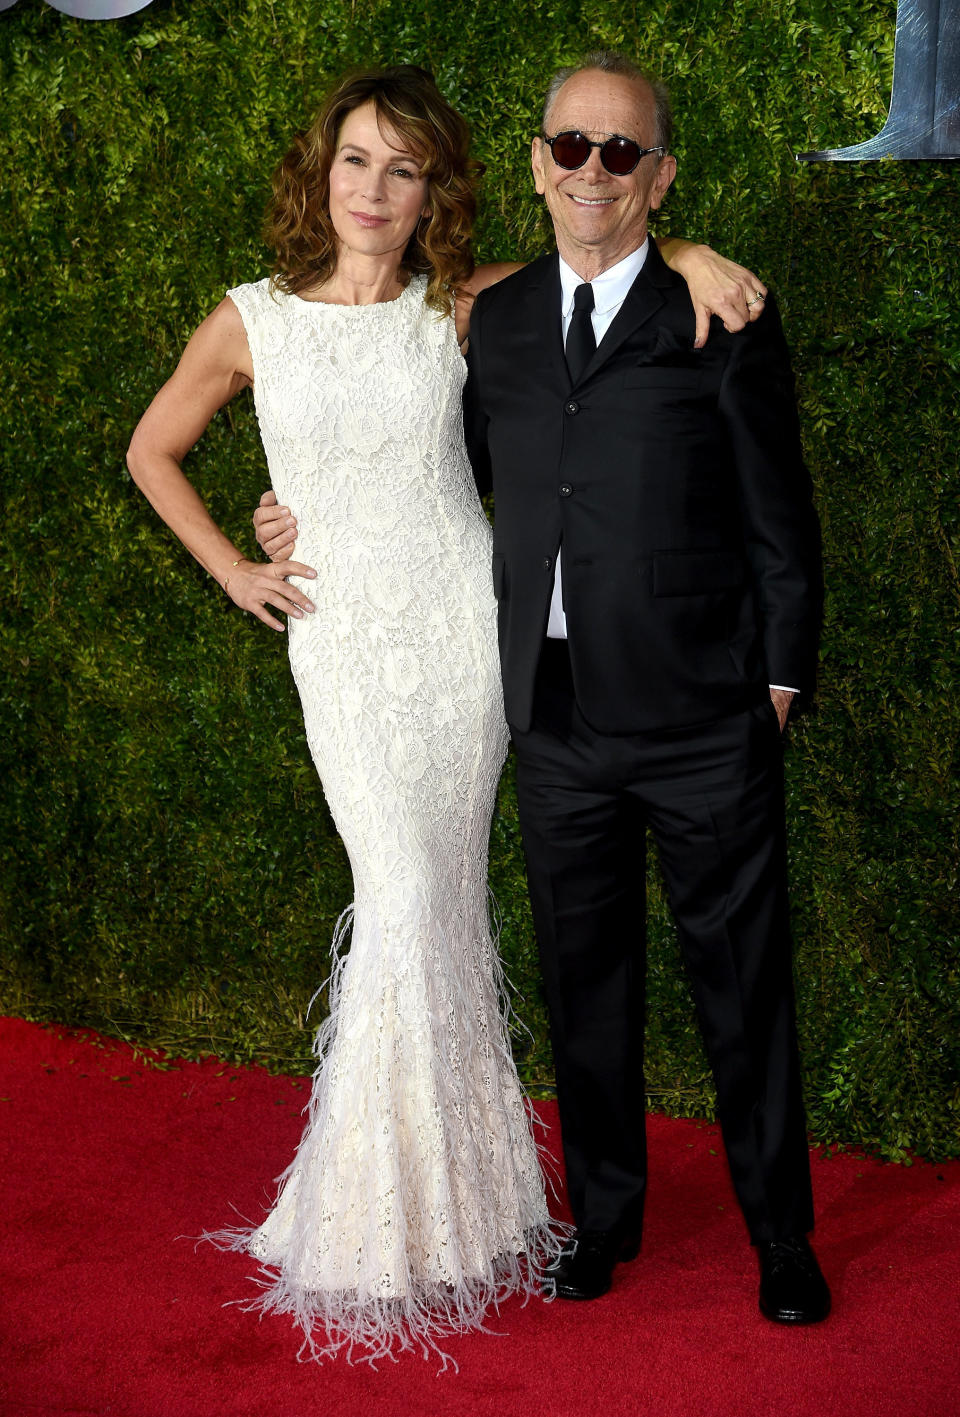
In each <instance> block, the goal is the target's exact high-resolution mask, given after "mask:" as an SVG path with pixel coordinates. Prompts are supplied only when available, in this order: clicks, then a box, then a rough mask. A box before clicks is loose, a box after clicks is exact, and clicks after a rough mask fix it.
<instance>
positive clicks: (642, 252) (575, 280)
mask: <svg viewBox="0 0 960 1417" xmlns="http://www.w3.org/2000/svg"><path fill="white" fill-rule="evenodd" d="M649 248H650V238H649V237H647V239H646V240H645V241H644V243H643V245H642V246H639V247H638V248H637V250H636V251H631V253H630V255H629V256H625V257H624V258H623V260H622V261H618V262H617V264H616V265H615V266H611V267H610V269H609V270H608V271H603V273H602V274H601V275H598V276H596V277H595V279H594V280H592V281H591V282H590V284H591V285H592V286H593V312H592V314H591V316H590V318H591V320H592V322H593V333H594V338H595V339H596V341H597V345H598V346H599V344H600V341H601V340H602V339H603V337H604V335H605V334H606V333H607V330H608V329H609V328H610V326H611V325H612V323H613V321H614V319H615V317H616V315H617V312H618V311H619V309H620V306H621V305H622V304H623V302H624V300H625V299H626V297H627V291H628V290H629V289H630V287H631V286H632V285H633V282H634V281H635V280H636V278H637V276H638V275H639V274H640V271H641V269H642V267H643V263H644V261H645V260H646V259H647V251H648V250H649ZM559 260H560V316H561V319H562V321H563V343H564V345H566V343H567V333H568V331H569V329H570V321H571V319H572V318H573V294H574V291H575V290H576V288H577V286H578V285H583V277H582V276H578V275H577V273H576V271H575V270H574V269H573V268H572V266H568V265H567V263H566V261H565V260H564V259H563V257H562V256H561V257H560V258H559ZM562 554H563V548H562V547H560V548H559V549H558V551H557V563H556V570H555V571H554V577H553V594H552V596H551V598H550V614H549V616H548V617H547V638H548V639H551V640H565V639H566V638H567V617H566V615H565V614H564V610H563V567H562V564H561V558H562ZM770 688H771V689H785V690H786V692H787V693H790V694H795V693H797V690H796V689H791V688H789V687H788V686H787V685H786V684H771V685H770Z"/></svg>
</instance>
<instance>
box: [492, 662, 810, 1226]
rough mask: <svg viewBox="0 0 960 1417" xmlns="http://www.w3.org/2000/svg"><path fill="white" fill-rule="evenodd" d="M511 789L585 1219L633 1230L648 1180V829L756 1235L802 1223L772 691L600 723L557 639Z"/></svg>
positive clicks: (576, 1196)
mask: <svg viewBox="0 0 960 1417" xmlns="http://www.w3.org/2000/svg"><path fill="white" fill-rule="evenodd" d="M513 741H514V746H515V749H516V755H517V798H518V805H519V812H520V826H521V831H522V833H523V841H524V849H525V852H526V859H527V871H528V877H529V884H530V895H531V900H532V903H533V913H534V924H535V927H536V931H537V938H538V944H539V948H540V959H541V966H542V970H543V979H544V985H545V990H546V996H547V1002H548V1006H549V1011H550V1023H551V1034H552V1040H553V1048H554V1058H555V1066H556V1076H557V1092H558V1101H559V1105H560V1120H561V1127H562V1131H563V1147H564V1159H565V1163H566V1170H567V1183H568V1191H569V1196H570V1202H571V1206H572V1209H573V1214H574V1219H575V1221H576V1223H577V1225H578V1226H579V1227H580V1228H581V1229H587V1230H614V1229H618V1228H621V1227H622V1228H624V1229H626V1230H630V1231H633V1232H636V1233H639V1230H640V1225H641V1221H642V1214H643V1201H644V1194H645V1189H646V1175H647V1159H646V1140H645V1117H644V1078H643V1016H644V976H645V966H646V950H645V927H644V921H645V840H646V829H647V827H649V828H650V830H651V831H652V833H653V836H654V840H655V841H656V844H657V848H658V851H659V855H660V862H661V867H662V870H663V875H664V879H665V881H666V886H667V892H668V896H669V900H670V905H671V908H672V911H673V914H674V918H675V920H676V923H677V929H678V933H679V938H680V944H681V948H682V951H683V955H684V959H685V961H686V966H687V970H688V973H689V976H690V981H691V985H692V989H693V994H694V999H695V1002H696V1008H697V1014H698V1018H699V1022H700V1027H701V1030H702V1033H703V1039H704V1043H705V1045H706V1051H707V1055H708V1057H709V1060H710V1065H711V1068H712V1070H713V1076H714V1080H715V1084H716V1090H717V1101H718V1113H719V1119H720V1123H721V1127H722V1132H723V1139H724V1145H725V1148H726V1152H727V1158H728V1161H729V1165H730V1171H731V1175H732V1178H733V1184H734V1187H735V1189H736V1193H737V1197H738V1199H739V1201H740V1205H741V1207H742V1210H743V1213H744V1217H745V1219H746V1222H747V1227H748V1230H749V1232H750V1237H751V1239H752V1241H753V1242H754V1243H762V1242H763V1241H766V1240H771V1239H778V1238H784V1237H785V1236H788V1235H802V1234H805V1233H806V1232H807V1231H809V1230H810V1229H812V1227H813V1203H812V1198H811V1190H810V1161H809V1150H808V1146H807V1138H806V1124H805V1120H804V1112H803V1101H802V1096H801V1090H800V1076H799V1058H798V1053H797V1041H796V1026H795V1019H794V1004H793V985H792V974H791V960H790V939H789V933H788V923H787V902H786V870H785V852H784V807H783V787H782V777H783V773H782V750H781V744H780V731H779V726H778V724H777V718H776V713H775V711H774V709H773V706H772V704H771V703H770V702H769V700H768V699H765V700H764V701H763V702H761V703H758V704H757V705H756V706H754V707H751V708H749V709H746V710H745V711H743V712H741V713H738V714H734V715H732V716H730V717H728V718H723V719H719V720H717V721H716V722H714V723H710V724H706V725H698V726H696V727H692V728H680V729H663V730H659V731H657V732H655V733H644V734H633V735H627V736H610V735H605V734H601V733H597V732H596V731H595V730H594V729H592V728H591V727H590V725H589V724H587V723H586V721H585V720H584V718H583V716H582V715H581V713H580V711H579V709H578V707H577V703H576V699H575V696H574V691H573V681H572V677H571V674H570V661H569V655H568V652H567V647H566V642H565V641H553V640H547V641H546V642H545V645H544V650H543V654H542V656H541V661H540V667H539V670H538V675H537V686H536V697H535V708H534V719H533V722H532V724H531V727H530V729H529V731H528V732H525V733H521V732H517V731H514V732H513Z"/></svg>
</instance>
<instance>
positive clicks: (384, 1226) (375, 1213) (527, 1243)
mask: <svg viewBox="0 0 960 1417" xmlns="http://www.w3.org/2000/svg"><path fill="white" fill-rule="evenodd" d="M359 914H360V916H361V917H362V918H361V920H360V921H359V922H358V926H357V927H356V928H355V929H354V939H353V943H352V945H351V948H350V951H349V953H348V954H346V955H345V954H343V952H342V951H343V946H344V943H345V940H346V937H347V935H348V934H349V933H350V931H351V926H352V925H353V923H354V917H353V908H352V907H351V908H350V909H348V910H347V911H345V912H344V914H343V915H342V916H341V918H340V920H339V921H338V922H337V929H336V932H335V938H334V951H333V960H334V963H333V970H332V973H331V976H330V979H329V981H328V986H327V987H328V998H329V1005H330V1012H329V1016H328V1018H327V1019H326V1020H325V1021H324V1023H323V1024H322V1025H321V1027H320V1029H319V1030H318V1033H317V1037H316V1040H315V1043H314V1052H315V1054H316V1056H317V1058H318V1060H319V1061H318V1066H317V1069H316V1071H315V1073H314V1077H313V1085H312V1088H311V1097H310V1103H309V1109H308V1111H309V1119H308V1122H307V1126H306V1128H305V1130H304V1133H303V1136H302V1139H301V1141H300V1145H299V1147H298V1149H297V1153H296V1155H295V1156H294V1158H293V1161H292V1162H291V1164H290V1166H289V1167H288V1168H287V1170H286V1171H285V1172H284V1174H283V1176H282V1177H281V1178H280V1180H279V1188H278V1192H277V1199H276V1202H275V1204H274V1206H273V1208H272V1210H271V1211H270V1213H269V1214H268V1215H267V1217H266V1219H265V1220H264V1222H263V1223H262V1224H260V1225H253V1224H250V1225H247V1226H240V1227H233V1228H228V1229H222V1230H219V1231H215V1232H212V1233H211V1232H207V1233H206V1234H204V1235H203V1237H202V1238H203V1239H205V1240H209V1241H211V1242H213V1243H214V1244H215V1245H217V1246H219V1247H220V1248H222V1249H230V1250H234V1251H238V1252H241V1253H246V1254H249V1255H251V1256H253V1257H254V1258H255V1259H257V1260H259V1262H260V1270H259V1274H258V1275H257V1276H251V1278H252V1279H253V1282H254V1283H256V1284H257V1285H258V1286H259V1288H260V1293H259V1294H257V1295H255V1296H253V1297H251V1298H250V1299H246V1300H243V1299H241V1300H236V1301H234V1302H236V1303H238V1304H239V1305H240V1307H242V1308H244V1309H246V1310H253V1311H258V1312H260V1313H261V1314H284V1315H290V1316H291V1317H292V1319H293V1322H294V1324H295V1325H296V1326H298V1327H299V1328H300V1329H301V1331H302V1332H303V1335H304V1339H303V1344H302V1346H301V1349H300V1354H299V1356H300V1357H301V1358H302V1359H313V1360H317V1361H319V1360H323V1359H327V1358H332V1357H334V1356H336V1355H337V1354H340V1353H343V1354H344V1355H345V1357H346V1359H347V1361H348V1362H357V1361H366V1362H371V1363H376V1362H377V1361H379V1360H383V1359H395V1358H396V1356H397V1355H398V1354H399V1353H402V1352H405V1351H419V1352H421V1353H422V1354H423V1356H424V1357H425V1358H429V1357H430V1356H431V1355H433V1356H435V1357H437V1358H439V1360H440V1366H441V1370H442V1369H443V1368H445V1367H447V1366H448V1364H451V1363H453V1360H452V1359H451V1357H450V1355H449V1354H447V1353H445V1352H444V1350H443V1348H442V1346H441V1344H442V1342H443V1341H444V1340H446V1339H448V1338H451V1337H456V1336H461V1335H464V1334H467V1333H470V1332H489V1331H490V1330H489V1328H488V1322H489V1318H490V1315H491V1312H496V1311H497V1310H498V1308H499V1306H500V1304H502V1303H503V1301H504V1300H506V1299H507V1298H509V1297H511V1296H521V1297H522V1298H523V1299H524V1301H526V1299H527V1298H529V1297H530V1296H531V1295H539V1294H540V1292H541V1284H542V1278H543V1273H544V1270H545V1269H546V1267H547V1266H548V1265H549V1264H550V1263H551V1261H552V1260H553V1259H555V1258H556V1256H557V1255H558V1254H559V1252H560V1250H561V1248H562V1246H563V1243H564V1241H565V1239H566V1238H567V1236H568V1235H569V1233H570V1229H571V1227H570V1226H568V1225H566V1224H565V1223H564V1222H562V1221H556V1220H553V1219H552V1218H551V1217H550V1215H549V1212H548V1209H547V1202H546V1196H545V1191H544V1179H543V1173H546V1174H547V1175H549V1174H550V1170H551V1167H552V1158H551V1157H550V1156H549V1154H548V1153H546V1152H545V1150H544V1149H543V1148H542V1147H540V1146H539V1145H538V1143H537V1141H536V1139H535V1137H534V1135H533V1125H535V1124H537V1123H536V1118H535V1117H534V1116H533V1115H532V1108H531V1107H530V1104H529V1102H528V1100H527V1099H526V1097H525V1096H524V1094H523V1093H522V1089H521V1087H520V1083H519V1080H518V1078H517V1075H516V1069H515V1065H514V1063H513V1058H512V1053H511V1050H510V1043H509V1034H508V1030H507V1022H508V1019H509V1016H510V1005H509V1001H508V999H507V995H506V987H507V986H506V982H505V978H504V975H503V970H502V965H501V962H500V959H499V955H498V953H497V950H496V945H495V941H494V939H493V938H492V937H491V938H488V939H487V941H486V942H485V946H484V948H483V949H482V951H481V956H480V957H474V958H473V959H472V960H471V961H470V967H468V968H466V969H464V970H463V971H462V972H461V971H456V970H455V971H454V972H455V973H458V974H459V978H458V979H457V980H456V984H457V998H456V1005H457V1006H456V1007H450V1001H449V1000H447V1008H446V1009H443V1008H441V1007H440V1005H441V1003H442V1001H441V1000H439V999H437V998H433V999H431V998H430V994H431V989H430V988H429V987H428V988H427V990H426V993H425V995H424V989H423V985H424V979H423V977H420V978H418V979H416V980H415V982H414V985H413V987H412V988H411V989H410V990H409V991H408V992H407V993H405V994H403V995H402V997H399V998H395V997H393V991H394V990H395V988H396V971H392V970H390V969H385V968H383V951H384V941H383V939H382V937H381V936H380V935H377V930H376V925H375V922H371V921H370V919H369V916H368V915H367V914H366V912H359ZM371 930H372V931H373V933H374V934H375V935H377V937H376V938H375V939H371V938H365V937H368V936H369V935H370V933H371ZM358 936H359V938H358ZM467 953H468V954H469V952H467ZM445 954H446V960H447V963H448V969H449V962H450V960H451V957H452V959H457V958H459V959H460V960H461V961H463V960H464V955H463V954H462V953H461V952H460V951H456V950H455V951H453V952H452V956H451V953H448V952H446V951H445ZM348 965H349V969H348V968H347V966H348ZM449 982H450V981H449V973H448V976H447V983H449ZM345 983H346V984H347V986H348V987H347V988H346V989H345V987H344V986H345ZM422 995H424V997H421V996H422ZM421 1004H422V1007H420V1005H421ZM418 1009H419V1013H420V1015H421V1017H420V1019H419V1023H418V1019H417V1018H416V1017H414V1016H412V1015H415V1014H416V1013H417V1012H418ZM438 1016H439V1017H440V1019H441V1021H440V1022H438V1021H437V1019H438ZM391 1019H392V1023H391V1021H390V1020H391ZM371 1020H375V1021H376V1033H375V1036H376V1047H374V1046H373V1035H372V1034H371V1033H370V1031H369V1030H370V1027H371V1024H370V1021H371ZM384 1020H386V1022H385V1021H384ZM418 1028H419V1029H420V1030H421V1031H420V1033H419V1034H418ZM423 1030H428V1033H427V1034H424V1033H423ZM461 1034H462V1035H463V1036H460V1035H461ZM372 1058H375V1059H376V1060H377V1061H376V1065H375V1066H374V1065H373V1064H372V1063H371V1059H372ZM539 1125H542V1124H539ZM541 1167H542V1171H541ZM454 1366H455V1364H454Z"/></svg>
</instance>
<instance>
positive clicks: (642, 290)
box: [557, 237, 673, 384]
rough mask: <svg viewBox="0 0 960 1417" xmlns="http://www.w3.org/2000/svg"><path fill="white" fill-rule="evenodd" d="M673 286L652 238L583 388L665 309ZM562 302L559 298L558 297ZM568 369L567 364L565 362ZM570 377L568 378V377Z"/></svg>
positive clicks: (585, 372) (558, 280)
mask: <svg viewBox="0 0 960 1417" xmlns="http://www.w3.org/2000/svg"><path fill="white" fill-rule="evenodd" d="M559 283H560V268H559V266H558V267H557V284H558V286H559ZM672 284H673V281H672V278H671V275H670V271H669V268H668V267H667V265H666V262H665V261H664V259H663V257H662V256H661V255H660V252H659V251H658V250H657V245H656V242H655V241H654V240H653V237H651V238H650V249H649V250H648V252H647V258H646V260H645V261H644V263H643V265H642V266H641V267H640V270H639V272H638V273H637V278H636V280H635V281H634V282H633V285H632V286H631V287H630V289H629V290H628V291H627V294H626V297H625V299H624V302H623V304H622V305H621V306H620V309H619V310H618V311H617V314H616V316H615V318H614V320H613V323H612V324H611V326H610V328H609V329H608V330H607V333H606V334H605V335H604V337H603V339H602V340H601V341H600V343H599V345H598V346H597V352H596V354H595V355H594V356H593V358H592V359H591V360H590V363H589V364H588V365H587V367H586V369H584V371H583V374H582V375H581V377H580V380H579V382H580V383H581V384H582V383H583V382H584V380H585V379H589V378H590V376H591V374H593V373H594V372H595V371H596V370H597V369H599V368H601V367H602V365H604V364H605V363H606V362H607V360H608V359H609V358H610V357H611V355H613V354H615V353H616V352H617V350H618V349H619V348H620V346H621V345H622V344H623V342H624V341H625V340H627V339H629V338H630V336H631V335H632V334H633V333H634V331H635V330H638V329H639V328H640V326H641V325H645V324H646V322H647V321H648V320H650V319H652V318H653V316H654V315H656V313H657V311H658V310H661V309H662V308H663V306H664V304H665V303H666V302H665V296H664V290H665V289H669V288H670V286H671V285H672ZM558 299H559V297H558ZM564 367H566V362H564ZM568 377H569V376H568Z"/></svg>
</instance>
